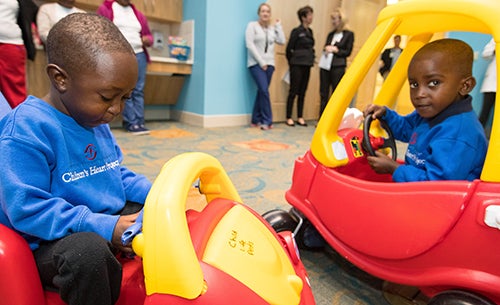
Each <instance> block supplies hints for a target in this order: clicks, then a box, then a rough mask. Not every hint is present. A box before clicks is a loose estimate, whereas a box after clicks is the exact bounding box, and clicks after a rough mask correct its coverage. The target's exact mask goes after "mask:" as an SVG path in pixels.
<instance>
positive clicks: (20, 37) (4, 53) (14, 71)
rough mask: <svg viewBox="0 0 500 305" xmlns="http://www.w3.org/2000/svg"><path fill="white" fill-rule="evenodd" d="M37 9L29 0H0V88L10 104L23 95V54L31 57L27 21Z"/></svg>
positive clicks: (19, 102)
mask: <svg viewBox="0 0 500 305" xmlns="http://www.w3.org/2000/svg"><path fill="white" fill-rule="evenodd" d="M37 11H38V6H37V5H36V4H35V3H34V2H33V1H31V0H0V91H1V92H2V94H3V95H4V96H5V99H6V100H7V101H8V102H9V105H10V107H11V108H14V107H16V106H17V105H19V104H21V103H22V102H23V101H24V100H25V99H26V96H27V90H26V58H28V59H30V60H34V59H35V54H36V49H35V44H34V43H33V35H32V32H31V25H32V23H33V22H35V19H36V13H37Z"/></svg>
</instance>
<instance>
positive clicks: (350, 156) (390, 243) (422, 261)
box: [265, 0, 500, 305]
mask: <svg viewBox="0 0 500 305" xmlns="http://www.w3.org/2000/svg"><path fill="white" fill-rule="evenodd" d="M498 16H500V2H499V1H498V0H438V1H436V0H406V1H402V2H399V3H398V4H395V5H391V6H388V7H386V8H385V9H384V10H382V11H381V13H380V15H379V19H378V23H377V27H376V28H375V30H374V31H373V33H372V34H371V36H370V37H369V38H368V40H367V42H366V43H365V45H364V46H363V47H362V48H361V50H360V51H359V53H358V55H357V56H356V58H355V59H354V61H353V62H352V65H351V66H350V67H349V69H348V70H347V72H346V74H345V75H344V77H343V79H342V81H341V83H340V84H339V86H338V87H337V89H336V90H335V92H334V94H333V95H332V97H331V99H330V102H329V103H328V106H327V108H326V110H325V112H324V113H323V116H322V117H321V120H320V121H319V124H318V126H317V129H316V132H315V134H314V136H313V140H312V144H311V149H310V151H308V152H306V154H305V155H304V156H303V157H300V158H298V159H297V160H296V162H295V168H294V173H293V182H292V186H291V188H290V190H289V191H288V192H287V193H286V199H287V201H288V202H289V203H290V204H291V205H292V206H293V208H292V212H293V213H289V212H285V211H282V212H281V214H280V213H279V212H278V211H271V212H268V213H266V215H265V218H266V219H267V220H268V221H270V223H271V224H272V225H273V227H274V228H275V229H276V230H277V231H281V230H287V229H292V230H296V231H295V233H297V235H298V236H297V237H296V238H297V243H298V244H301V243H303V242H304V241H303V240H302V241H301V240H300V238H302V237H303V235H301V233H300V230H299V229H298V228H295V227H296V225H297V223H299V222H303V221H309V222H310V223H311V224H312V225H313V226H314V228H315V229H316V230H317V231H318V232H319V233H320V234H321V236H322V237H323V238H324V240H326V242H327V243H328V244H329V245H331V246H332V248H333V249H335V250H336V251H337V252H339V253H340V254H341V255H342V256H343V257H345V258H346V259H347V260H349V261H350V262H352V263H353V264H355V265H356V266H358V267H359V268H361V269H363V270H365V271H366V272H368V273H370V274H372V275H374V276H377V277H380V278H382V279H385V280H388V281H391V282H396V283H400V284H405V285H411V286H417V287H419V288H420V289H421V291H422V292H423V293H424V294H426V295H427V296H429V297H430V301H429V304H433V305H436V304H439V305H445V304H447V305H465V304H474V305H491V304H500V263H499V262H500V230H499V228H500V138H499V136H500V134H499V133H500V109H499V108H498V107H497V108H496V109H495V113H494V118H493V126H492V133H491V138H490V143H489V147H488V153H487V157H486V162H485V164H484V167H483V171H482V174H481V178H480V179H477V180H475V181H472V182H469V181H432V182H430V181H429V182H409V183H393V182H392V180H391V177H390V176H388V175H379V174H376V173H375V172H373V171H372V169H371V168H370V166H369V165H368V163H367V160H366V155H367V154H369V153H373V150H375V149H379V148H381V146H384V145H385V146H388V147H389V149H387V148H385V150H392V154H393V156H395V155H396V146H395V145H394V142H393V141H390V138H391V136H390V134H389V133H388V132H384V131H383V130H382V129H383V128H375V126H374V127H373V128H371V130H370V126H369V125H371V124H370V122H365V124H363V125H364V129H365V130H364V131H363V130H362V129H360V128H359V127H358V126H351V127H347V128H339V126H341V121H342V114H344V111H345V110H346V108H347V107H348V105H349V103H350V102H351V100H352V98H353V96H354V95H355V93H356V90H357V88H358V86H359V84H360V83H361V81H362V80H363V77H364V76H365V74H366V73H367V72H368V70H369V69H370V67H372V66H373V65H374V64H375V61H376V60H377V59H378V58H379V55H380V53H381V52H382V49H383V48H384V46H385V44H386V43H387V42H388V41H389V39H390V38H391V36H392V35H393V34H400V35H407V36H408V44H407V46H406V47H405V49H404V51H403V52H402V54H401V56H400V57H399V59H398V61H397V63H396V66H395V67H394V68H393V70H392V71H391V72H390V74H389V76H388V78H387V79H386V80H385V82H384V84H383V86H382V89H381V91H380V92H379V94H378V95H377V97H376V99H375V101H374V103H375V104H379V105H387V106H389V107H392V106H394V104H395V101H396V97H397V94H398V93H399V91H400V90H401V87H402V84H403V83H404V82H405V80H406V69H407V66H408V64H409V62H410V59H411V58H412V56H413V54H414V53H415V52H416V51H417V50H418V49H419V48H420V47H421V46H422V45H424V44H425V43H427V42H428V41H429V40H430V39H431V38H432V36H433V33H437V32H447V31H470V32H480V33H491V34H492V35H493V37H494V39H495V41H497V46H496V48H497V51H498V50H499V41H500V22H498V20H499V19H498ZM496 54H498V52H496ZM498 62H499V61H497V63H498ZM499 81H500V80H499ZM497 86H498V85H497ZM497 102H498V95H497ZM382 137H383V138H382ZM387 142H388V143H389V144H384V143H387ZM363 143H364V144H363Z"/></svg>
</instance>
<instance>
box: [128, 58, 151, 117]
mask: <svg viewBox="0 0 500 305" xmlns="http://www.w3.org/2000/svg"><path fill="white" fill-rule="evenodd" d="M135 57H136V58H137V64H138V67H139V73H138V74H139V75H138V78H137V83H136V84H135V88H134V91H132V95H131V96H130V98H129V99H128V100H127V101H125V107H124V109H123V113H122V116H123V120H124V121H125V122H127V123H128V124H130V125H144V83H145V82H146V69H147V67H148V61H147V58H146V53H144V52H141V53H137V54H136V55H135Z"/></svg>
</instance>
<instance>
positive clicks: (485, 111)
mask: <svg viewBox="0 0 500 305" xmlns="http://www.w3.org/2000/svg"><path fill="white" fill-rule="evenodd" d="M495 97H496V92H484V93H483V106H482V108H481V113H480V114H479V121H480V122H481V124H482V125H483V127H485V126H486V124H487V123H488V119H489V118H490V112H491V108H492V107H493V105H494V104H495Z"/></svg>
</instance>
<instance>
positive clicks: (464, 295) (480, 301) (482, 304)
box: [428, 290, 495, 305]
mask: <svg viewBox="0 0 500 305" xmlns="http://www.w3.org/2000/svg"><path fill="white" fill-rule="evenodd" d="M428 305H495V303H493V302H491V301H490V300H488V299H486V298H484V297H481V296H479V295H477V294H475V293H472V292H468V291H462V290H449V291H445V292H441V293H439V294H437V295H435V296H434V297H433V298H431V299H430V301H429V303H428Z"/></svg>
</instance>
